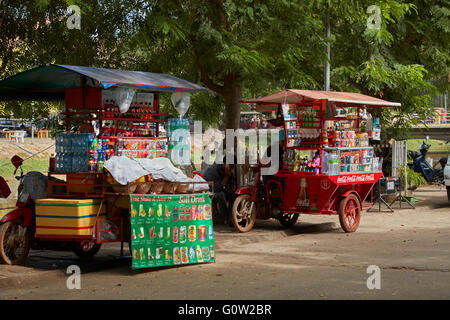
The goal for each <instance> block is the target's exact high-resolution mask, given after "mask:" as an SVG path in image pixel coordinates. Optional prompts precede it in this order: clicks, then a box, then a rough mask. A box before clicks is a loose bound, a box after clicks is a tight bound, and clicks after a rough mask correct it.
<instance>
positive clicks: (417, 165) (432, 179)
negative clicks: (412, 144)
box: [408, 141, 447, 184]
mask: <svg viewBox="0 0 450 320" xmlns="http://www.w3.org/2000/svg"><path fill="white" fill-rule="evenodd" d="M430 147H431V145H429V144H426V143H425V141H423V143H422V144H421V145H420V147H419V153H417V152H416V153H411V155H412V158H413V163H408V167H409V168H411V169H413V170H414V171H415V172H417V173H420V174H422V176H423V177H424V178H425V180H426V181H427V182H428V183H438V184H444V168H445V165H446V163H447V158H441V159H439V162H437V163H436V164H435V165H434V166H433V167H431V166H430V164H429V163H428V162H427V161H426V154H427V152H428V150H429V149H430ZM439 166H440V167H439Z"/></svg>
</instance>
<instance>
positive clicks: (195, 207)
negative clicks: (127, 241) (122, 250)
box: [130, 194, 215, 269]
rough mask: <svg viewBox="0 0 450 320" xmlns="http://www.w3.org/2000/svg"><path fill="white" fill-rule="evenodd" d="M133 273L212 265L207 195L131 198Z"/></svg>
mask: <svg viewBox="0 0 450 320" xmlns="http://www.w3.org/2000/svg"><path fill="white" fill-rule="evenodd" d="M130 213H131V218H130V219H131V251H132V267H133V269H140V268H151V267H161V266H171V265H180V264H189V263H205V262H214V261H215V248H214V234H213V223H212V206H211V198H210V197H209V195H207V194H190V195H131V196H130Z"/></svg>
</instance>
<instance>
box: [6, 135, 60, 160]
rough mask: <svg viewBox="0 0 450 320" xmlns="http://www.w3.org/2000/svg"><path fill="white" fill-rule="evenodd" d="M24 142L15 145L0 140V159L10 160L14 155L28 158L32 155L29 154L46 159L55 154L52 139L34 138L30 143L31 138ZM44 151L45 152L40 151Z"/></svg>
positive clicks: (14, 143)
mask: <svg viewBox="0 0 450 320" xmlns="http://www.w3.org/2000/svg"><path fill="white" fill-rule="evenodd" d="M24 141H25V142H24V143H16V142H11V141H10V140H7V139H0V159H10V158H11V157H12V156H13V155H15V154H17V155H18V156H20V157H22V158H28V157H29V156H31V155H32V154H31V153H34V154H38V155H39V156H40V157H42V158H48V157H50V155H51V154H52V153H55V147H54V146H52V145H54V144H55V140H54V139H37V138H35V139H34V142H33V143H32V140H31V138H25V140H24ZM49 147H50V148H49ZM47 148H48V149H47ZM23 149H26V150H28V151H29V152H27V151H25V150H23ZM44 149H47V150H45V151H42V150H44ZM41 151H42V152H41ZM30 152H31V153H30ZM38 158H39V157H38Z"/></svg>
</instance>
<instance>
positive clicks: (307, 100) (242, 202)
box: [233, 89, 400, 232]
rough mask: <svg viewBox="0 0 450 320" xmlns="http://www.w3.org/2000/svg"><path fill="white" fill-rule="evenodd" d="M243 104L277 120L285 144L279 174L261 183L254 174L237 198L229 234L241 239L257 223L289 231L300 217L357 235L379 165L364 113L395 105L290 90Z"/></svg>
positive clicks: (373, 129) (373, 127) (374, 128)
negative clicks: (324, 220) (335, 223)
mask: <svg viewBox="0 0 450 320" xmlns="http://www.w3.org/2000/svg"><path fill="white" fill-rule="evenodd" d="M243 102H244V103H250V104H253V105H255V109H256V110H257V111H260V112H264V111H272V112H277V113H278V115H280V116H281V117H280V118H279V120H282V121H280V123H279V125H282V126H283V127H282V128H281V130H284V137H285V139H284V150H280V152H282V153H283V156H282V158H283V163H280V166H281V167H280V169H279V171H278V172H277V173H276V174H275V175H274V176H272V177H266V178H264V179H262V178H261V174H260V170H258V175H257V179H256V180H255V181H256V182H255V185H254V186H251V187H244V188H241V189H239V190H238V191H237V194H238V197H237V199H236V201H235V203H234V207H233V222H234V225H235V227H236V228H237V229H238V230H239V231H241V232H247V231H249V230H250V229H251V228H252V227H253V224H254V222H255V220H256V218H270V217H271V218H277V219H278V220H279V221H280V222H281V223H282V224H283V225H284V226H290V225H293V224H294V223H295V222H296V221H297V219H298V215H299V214H328V215H331V214H337V215H339V221H340V224H341V227H342V229H343V230H344V231H345V232H354V231H356V229H357V228H358V225H359V221H360V217H361V211H362V210H364V209H368V208H371V207H372V204H373V201H372V198H373V197H369V195H370V194H371V190H372V188H373V186H374V184H375V183H376V182H377V181H378V180H379V179H380V178H381V177H382V176H383V173H382V172H381V162H382V159H379V158H377V157H376V155H375V153H374V150H373V147H372V146H370V145H369V141H370V140H371V139H372V138H374V139H377V138H378V137H379V134H380V129H379V122H377V118H372V117H371V115H370V113H368V110H367V108H373V107H394V106H400V104H399V103H393V102H388V101H384V100H381V99H377V98H374V97H370V96H366V95H363V94H359V93H347V92H327V91H312V90H294V89H289V90H285V91H282V92H279V93H275V94H272V95H269V96H266V97H262V98H258V99H253V100H247V101H243ZM261 183H262V184H263V185H264V187H263V188H260V187H258V184H261ZM258 190H264V191H263V193H262V194H261V191H258ZM262 206H264V207H265V209H267V208H269V210H260V209H261V208H262ZM267 212H269V213H267Z"/></svg>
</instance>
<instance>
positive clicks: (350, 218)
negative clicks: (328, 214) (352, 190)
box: [344, 199, 360, 229]
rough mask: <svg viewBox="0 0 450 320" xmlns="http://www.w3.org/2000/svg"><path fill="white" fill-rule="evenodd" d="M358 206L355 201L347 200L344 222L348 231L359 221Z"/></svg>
mask: <svg viewBox="0 0 450 320" xmlns="http://www.w3.org/2000/svg"><path fill="white" fill-rule="evenodd" d="M359 211H360V210H359V205H358V203H357V202H356V200H355V199H349V200H348V201H347V203H346V204H345V208H344V221H345V224H346V225H347V227H348V228H349V229H354V228H355V227H356V226H357V225H358V221H359V213H360V212H359Z"/></svg>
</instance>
